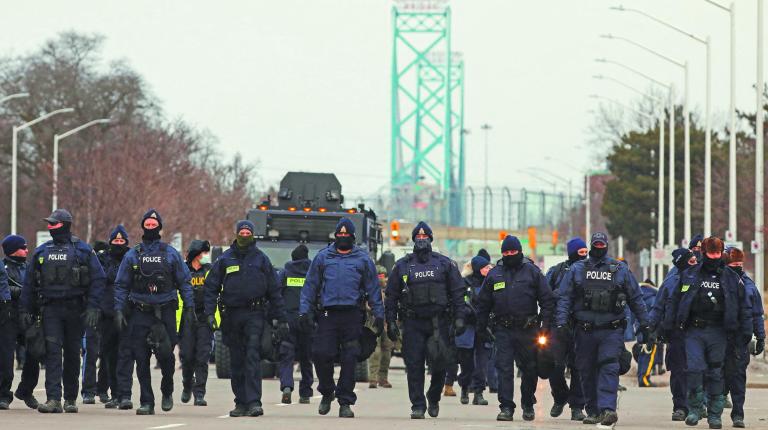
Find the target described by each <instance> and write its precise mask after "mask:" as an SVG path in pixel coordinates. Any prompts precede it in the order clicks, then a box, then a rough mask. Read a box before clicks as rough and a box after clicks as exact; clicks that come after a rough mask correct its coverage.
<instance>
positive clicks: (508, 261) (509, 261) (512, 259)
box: [501, 252, 523, 267]
mask: <svg viewBox="0 0 768 430" xmlns="http://www.w3.org/2000/svg"><path fill="white" fill-rule="evenodd" d="M501 261H502V263H503V264H504V266H505V267H518V266H520V263H522V262H523V253H522V252H518V253H517V254H515V255H505V256H503V257H501Z"/></svg>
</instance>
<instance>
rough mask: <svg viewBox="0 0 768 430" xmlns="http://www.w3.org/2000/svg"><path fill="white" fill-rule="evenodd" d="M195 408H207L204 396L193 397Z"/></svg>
mask: <svg viewBox="0 0 768 430" xmlns="http://www.w3.org/2000/svg"><path fill="white" fill-rule="evenodd" d="M195 406H208V402H206V401H205V396H203V395H202V394H201V395H199V396H198V395H195Z"/></svg>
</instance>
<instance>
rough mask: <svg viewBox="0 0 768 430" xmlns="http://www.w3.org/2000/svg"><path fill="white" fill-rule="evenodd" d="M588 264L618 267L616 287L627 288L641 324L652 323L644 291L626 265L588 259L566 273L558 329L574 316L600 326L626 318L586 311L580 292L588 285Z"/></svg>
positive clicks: (560, 302)
mask: <svg viewBox="0 0 768 430" xmlns="http://www.w3.org/2000/svg"><path fill="white" fill-rule="evenodd" d="M587 262H589V263H590V264H591V265H592V266H593V267H600V266H602V265H605V264H617V265H618V266H617V267H618V268H617V271H616V279H615V280H614V282H615V284H616V285H621V286H623V287H624V290H625V291H626V294H627V303H628V304H629V308H630V310H631V311H632V313H633V314H635V317H637V319H638V320H639V321H640V325H646V324H647V323H648V311H647V310H646V308H645V303H644V302H643V294H642V293H641V292H640V287H639V286H638V285H637V281H636V280H635V277H634V276H633V275H632V272H631V271H630V270H629V267H627V265H626V264H621V263H620V262H619V261H617V260H614V259H612V258H608V257H603V258H600V259H595V258H593V257H588V258H587V260H580V261H577V262H575V263H573V265H571V268H570V270H569V271H568V272H567V273H566V274H565V276H564V277H563V280H562V281H560V288H559V291H558V301H557V310H556V312H555V324H556V325H557V326H564V325H566V324H568V322H569V321H570V319H571V316H573V317H575V319H576V320H577V321H586V322H592V323H596V324H604V323H608V322H611V321H615V320H619V319H624V318H626V313H625V312H624V311H622V312H618V313H608V312H600V313H598V312H593V311H589V310H584V309H583V300H582V299H583V298H582V297H581V294H579V293H580V291H581V290H582V288H581V285H582V283H583V282H584V272H585V264H586V263H587Z"/></svg>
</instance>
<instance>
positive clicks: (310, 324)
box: [299, 313, 315, 333]
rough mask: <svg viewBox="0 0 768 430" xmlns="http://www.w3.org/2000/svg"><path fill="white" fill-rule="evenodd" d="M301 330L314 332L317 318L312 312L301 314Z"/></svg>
mask: <svg viewBox="0 0 768 430" xmlns="http://www.w3.org/2000/svg"><path fill="white" fill-rule="evenodd" d="M299 330H301V331H302V332H304V333H312V332H313V331H314V330H315V318H314V316H313V315H312V314H311V313H306V314H301V315H299Z"/></svg>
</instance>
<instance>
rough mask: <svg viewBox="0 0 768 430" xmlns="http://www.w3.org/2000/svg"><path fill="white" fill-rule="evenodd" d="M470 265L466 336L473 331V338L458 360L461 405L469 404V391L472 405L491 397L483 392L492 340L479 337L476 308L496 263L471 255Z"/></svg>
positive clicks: (467, 279) (484, 401)
mask: <svg viewBox="0 0 768 430" xmlns="http://www.w3.org/2000/svg"><path fill="white" fill-rule="evenodd" d="M470 266H471V268H472V273H471V274H470V275H469V276H466V277H465V278H464V282H465V284H466V285H467V292H466V300H467V302H468V304H469V305H470V306H469V307H470V309H469V312H467V313H466V315H467V316H466V319H467V331H466V332H465V333H464V335H463V336H466V335H467V334H471V335H472V339H471V343H470V344H468V345H467V346H468V347H469V351H465V354H466V353H467V352H468V353H469V354H468V356H466V357H463V355H464V354H462V351H461V350H459V362H460V363H461V375H460V376H459V385H460V386H461V398H460V402H461V403H462V404H467V403H469V392H470V391H471V392H472V393H473V396H472V404H473V405H481V406H484V405H487V404H488V400H485V398H484V397H483V391H485V387H486V385H487V379H488V378H487V372H486V370H487V369H488V361H489V359H490V358H491V351H492V350H493V343H492V342H490V341H489V339H488V336H477V334H476V328H477V314H476V311H477V307H478V298H479V296H480V291H481V287H482V286H483V282H485V278H486V276H487V275H488V272H490V271H491V269H492V268H493V266H492V265H491V262H490V261H488V260H487V259H486V258H485V257H483V256H480V255H477V256H475V257H472V260H471V261H470ZM463 336H457V338H456V339H457V345H456V346H457V347H458V346H459V345H458V340H459V338H460V337H463ZM465 367H466V368H467V370H468V371H469V374H468V375H467V377H466V379H464V371H465V369H464V368H465ZM463 379H464V380H463Z"/></svg>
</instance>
